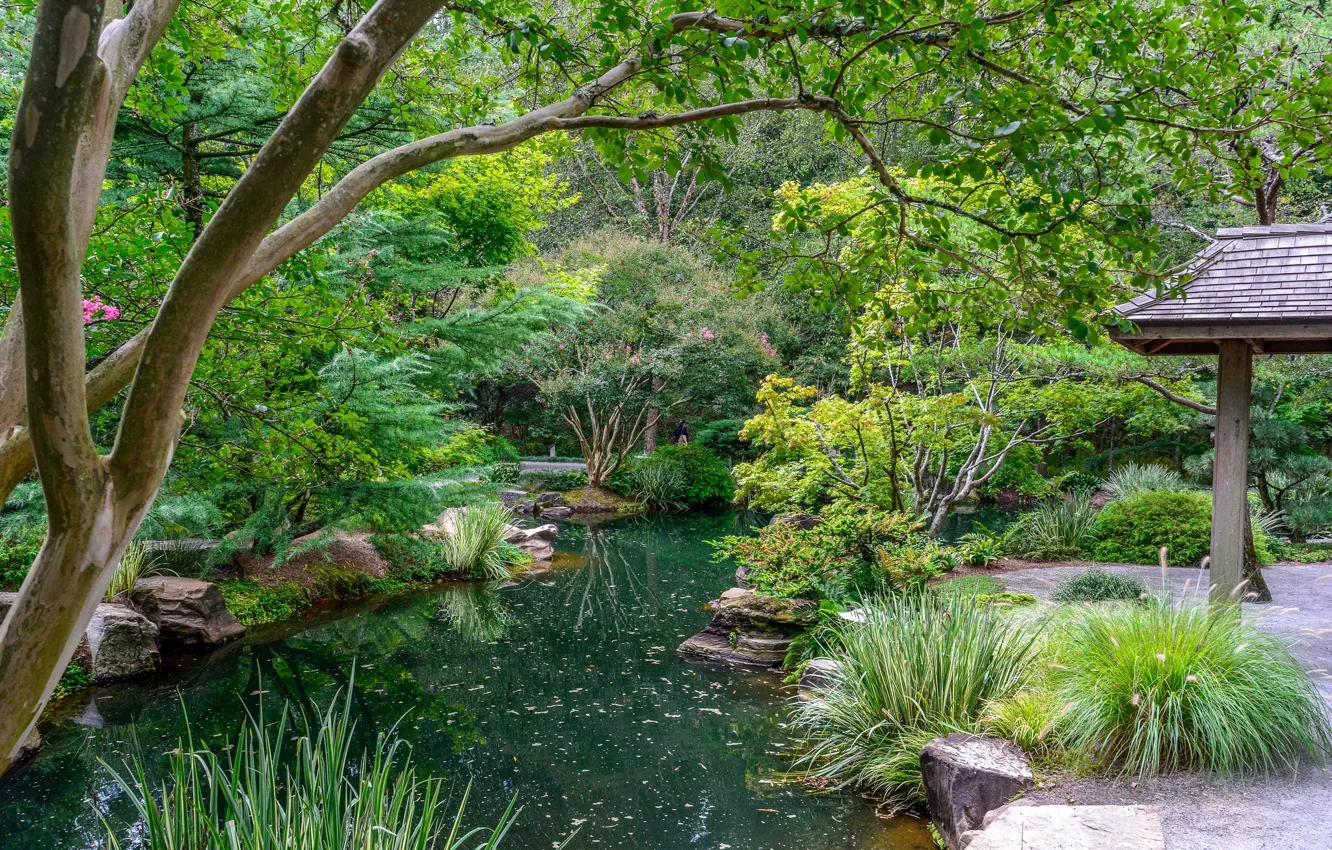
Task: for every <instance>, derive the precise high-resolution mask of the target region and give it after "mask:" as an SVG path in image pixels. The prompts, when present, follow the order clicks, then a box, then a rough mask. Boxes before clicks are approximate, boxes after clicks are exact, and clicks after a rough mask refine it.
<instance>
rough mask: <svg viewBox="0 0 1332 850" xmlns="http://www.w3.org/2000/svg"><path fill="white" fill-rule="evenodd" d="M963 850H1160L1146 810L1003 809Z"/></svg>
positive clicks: (1156, 824) (1157, 829)
mask: <svg viewBox="0 0 1332 850" xmlns="http://www.w3.org/2000/svg"><path fill="white" fill-rule="evenodd" d="M967 850H1165V835H1164V833H1163V832H1162V831H1161V818H1160V816H1159V815H1158V814H1157V813H1156V810H1155V809H1153V808H1151V807H1149V806H1067V805H1064V806H1017V805H1014V806H1006V807H1005V808H1003V809H1002V810H1000V811H999V812H998V815H997V817H995V818H994V820H993V821H992V822H991V823H990V824H989V825H988V826H986V827H985V828H984V829H983V830H981V831H980V834H978V835H977V836H976V837H975V839H974V840H972V842H971V843H970V844H968V845H967Z"/></svg>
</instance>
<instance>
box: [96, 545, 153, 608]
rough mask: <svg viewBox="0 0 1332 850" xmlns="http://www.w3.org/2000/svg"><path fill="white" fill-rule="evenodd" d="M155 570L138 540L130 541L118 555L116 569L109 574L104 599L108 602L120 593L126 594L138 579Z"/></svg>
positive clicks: (132, 588) (131, 589)
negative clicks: (122, 552)
mask: <svg viewBox="0 0 1332 850" xmlns="http://www.w3.org/2000/svg"><path fill="white" fill-rule="evenodd" d="M154 572H155V570H154V564H153V561H152V559H151V558H149V557H148V552H147V550H145V549H144V548H143V544H142V543H139V542H137V541H136V542H134V543H131V544H130V545H129V546H127V547H126V548H125V554H124V555H122V556H121V557H120V563H119V564H117V565H116V571H115V572H114V573H113V574H112V575H111V584H109V585H107V588H106V597H105V598H106V601H107V602H110V601H112V600H113V599H115V598H116V597H117V596H120V595H121V594H125V595H126V596H128V595H129V594H130V592H131V591H133V590H134V585H135V584H137V583H138V581H139V579H141V578H147V577H148V576H150V575H153V574H154Z"/></svg>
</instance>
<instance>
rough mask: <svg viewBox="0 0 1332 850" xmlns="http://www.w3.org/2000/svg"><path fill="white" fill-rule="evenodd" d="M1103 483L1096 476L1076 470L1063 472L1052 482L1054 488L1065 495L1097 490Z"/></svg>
mask: <svg viewBox="0 0 1332 850" xmlns="http://www.w3.org/2000/svg"><path fill="white" fill-rule="evenodd" d="M1104 483H1105V482H1104V481H1103V480H1102V479H1101V478H1099V477H1098V476H1095V475H1092V474H1091V473H1090V472H1083V471H1081V470H1077V469H1075V470H1073V471H1072V472H1065V473H1064V474H1063V475H1060V476H1058V477H1056V478H1055V479H1054V481H1053V484H1054V486H1055V487H1057V488H1058V489H1060V490H1063V491H1064V492H1066V493H1073V492H1076V491H1078V490H1099V489H1100V487H1101V485H1102V484H1104Z"/></svg>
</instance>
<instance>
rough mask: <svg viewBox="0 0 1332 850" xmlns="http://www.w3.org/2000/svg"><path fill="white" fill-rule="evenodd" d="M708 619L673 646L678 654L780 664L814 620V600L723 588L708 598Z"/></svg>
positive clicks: (745, 663)
mask: <svg viewBox="0 0 1332 850" xmlns="http://www.w3.org/2000/svg"><path fill="white" fill-rule="evenodd" d="M710 609H711V610H712V611H713V612H714V613H713V615H712V622H711V623H709V624H708V626H707V628H705V629H703V631H701V632H699V633H698V634H696V635H694V636H693V637H691V638H689V639H687V640H686V641H685V642H684V643H682V644H680V646H679V648H678V649H677V650H676V652H678V653H679V654H680V655H683V656H686V657H692V658H701V659H704V660H706V661H714V662H717V663H719V664H729V665H732V666H737V667H762V668H772V667H780V666H781V664H782V661H783V660H784V659H785V658H786V651H787V650H788V649H790V648H791V643H792V642H793V641H794V640H795V639H796V637H797V636H798V635H799V634H801V633H802V632H803V631H805V630H806V629H808V628H810V627H811V626H813V625H814V624H815V623H816V622H818V610H819V606H818V603H816V602H813V601H811V600H809V599H779V598H777V597H774V596H761V595H759V594H757V593H753V592H747V591H746V592H742V593H739V594H729V595H727V594H723V596H722V598H721V599H718V600H716V601H715V602H713V603H711V605H710Z"/></svg>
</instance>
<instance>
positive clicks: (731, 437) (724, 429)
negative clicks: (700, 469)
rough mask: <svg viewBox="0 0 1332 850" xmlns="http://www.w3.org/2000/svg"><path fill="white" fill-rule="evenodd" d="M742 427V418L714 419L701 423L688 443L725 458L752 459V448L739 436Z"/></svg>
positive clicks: (732, 459)
mask: <svg viewBox="0 0 1332 850" xmlns="http://www.w3.org/2000/svg"><path fill="white" fill-rule="evenodd" d="M744 427H745V422H744V420H743V419H714V420H713V421H711V422H707V423H704V424H703V425H701V426H700V427H699V429H698V431H696V432H695V433H694V435H693V437H692V438H691V440H690V443H689V444H690V445H691V446H693V445H697V446H701V447H703V448H705V449H709V450H711V451H712V452H713V453H714V454H716V455H717V457H720V458H725V459H726V460H730V461H739V460H752V459H753V457H754V455H755V452H754V449H753V448H752V447H751V446H750V445H749V444H748V443H746V442H745V441H744V440H742V439H741V438H740V431H741V429H743V428H744Z"/></svg>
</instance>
